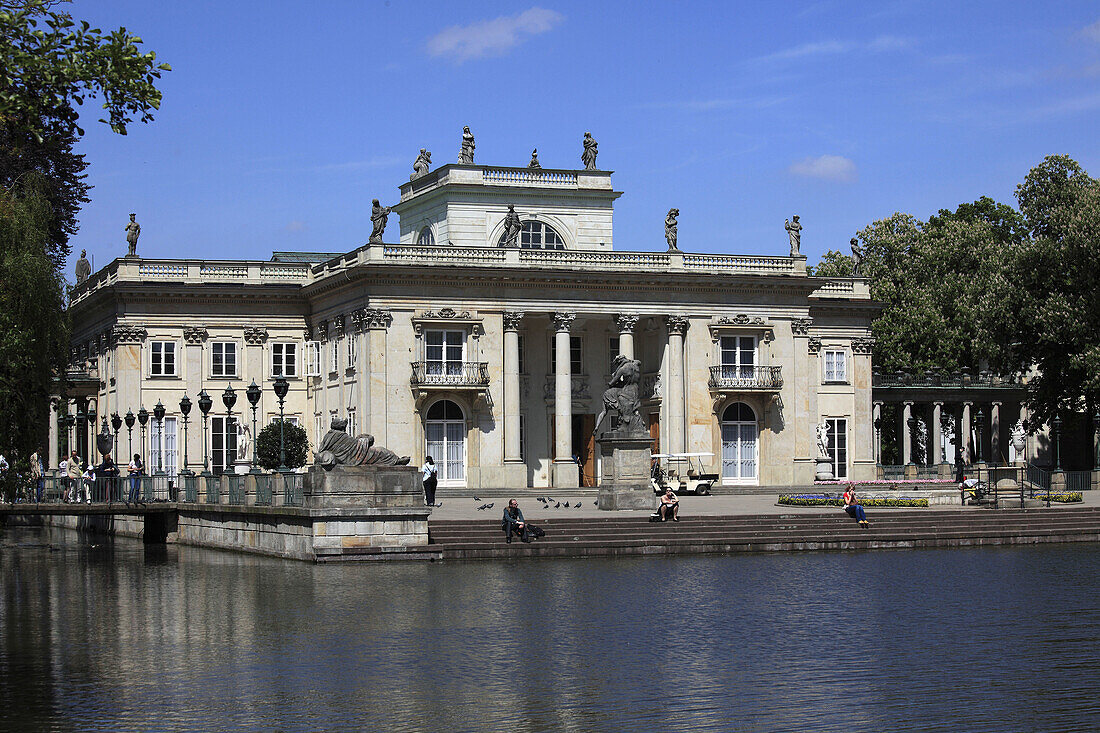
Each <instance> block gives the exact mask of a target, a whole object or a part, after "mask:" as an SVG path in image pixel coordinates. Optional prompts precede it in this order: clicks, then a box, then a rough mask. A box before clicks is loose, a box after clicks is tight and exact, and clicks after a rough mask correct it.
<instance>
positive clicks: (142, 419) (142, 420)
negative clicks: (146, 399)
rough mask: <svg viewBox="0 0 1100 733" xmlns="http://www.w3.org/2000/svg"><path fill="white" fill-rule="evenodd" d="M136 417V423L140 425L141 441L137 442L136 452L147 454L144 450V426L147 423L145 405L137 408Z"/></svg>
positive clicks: (147, 414)
mask: <svg viewBox="0 0 1100 733" xmlns="http://www.w3.org/2000/svg"><path fill="white" fill-rule="evenodd" d="M137 419H138V424H139V425H140V426H141V441H140V442H139V443H138V453H140V454H141V455H143V456H147V455H148V454H147V453H146V452H145V426H146V425H148V424H149V411H148V410H146V409H145V405H142V406H141V408H140V409H138V413H137Z"/></svg>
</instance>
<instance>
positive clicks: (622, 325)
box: [615, 313, 639, 333]
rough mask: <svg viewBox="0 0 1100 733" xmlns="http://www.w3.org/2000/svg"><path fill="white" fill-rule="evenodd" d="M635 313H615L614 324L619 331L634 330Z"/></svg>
mask: <svg viewBox="0 0 1100 733" xmlns="http://www.w3.org/2000/svg"><path fill="white" fill-rule="evenodd" d="M638 318H639V316H638V314H637V313H616V314H615V325H616V326H617V327H618V329H619V333H631V332H633V331H634V327H635V326H637V325H638Z"/></svg>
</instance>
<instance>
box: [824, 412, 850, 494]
mask: <svg viewBox="0 0 1100 733" xmlns="http://www.w3.org/2000/svg"><path fill="white" fill-rule="evenodd" d="M841 423H843V424H844V431H843V433H841V432H840V431H839V430H838V429H837V428H838V426H839V425H840V424H841ZM825 424H826V426H827V427H826V434H827V435H828V436H829V458H830V459H832V460H831V464H832V467H833V478H834V479H835V480H837V481H845V480H847V479H848V475H849V471H848V462H849V460H850V459H851V456H850V450H849V448H848V418H847V417H827V418H825ZM838 436H843V438H844V446H843V447H841V446H840V445H839V441H838V440H837V437H838ZM841 451H843V453H844V462H843V463H841V462H840V454H841ZM841 468H843V469H844V475H843V476H842V475H841V473H840V469H841Z"/></svg>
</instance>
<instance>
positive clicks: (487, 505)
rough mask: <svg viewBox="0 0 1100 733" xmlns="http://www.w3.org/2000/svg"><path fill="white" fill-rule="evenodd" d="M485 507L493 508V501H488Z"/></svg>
mask: <svg viewBox="0 0 1100 733" xmlns="http://www.w3.org/2000/svg"><path fill="white" fill-rule="evenodd" d="M485 508H486V509H492V508H493V502H489V503H488V504H486V505H485Z"/></svg>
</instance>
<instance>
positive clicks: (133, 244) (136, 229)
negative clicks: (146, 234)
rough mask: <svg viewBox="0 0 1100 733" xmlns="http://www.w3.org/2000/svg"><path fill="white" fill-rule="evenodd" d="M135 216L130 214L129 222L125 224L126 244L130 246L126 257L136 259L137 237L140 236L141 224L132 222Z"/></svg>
mask: <svg viewBox="0 0 1100 733" xmlns="http://www.w3.org/2000/svg"><path fill="white" fill-rule="evenodd" d="M135 216H137V214H130V221H129V222H128V223H127V224H126V242H127V244H129V245H130V249H129V251H128V252H127V253H126V256H127V257H137V243H138V237H140V236H141V224H138V223H137V222H136V221H134V217H135Z"/></svg>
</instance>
